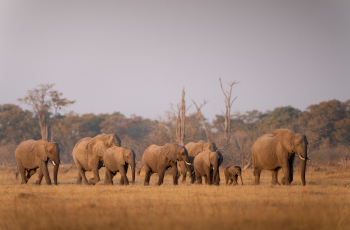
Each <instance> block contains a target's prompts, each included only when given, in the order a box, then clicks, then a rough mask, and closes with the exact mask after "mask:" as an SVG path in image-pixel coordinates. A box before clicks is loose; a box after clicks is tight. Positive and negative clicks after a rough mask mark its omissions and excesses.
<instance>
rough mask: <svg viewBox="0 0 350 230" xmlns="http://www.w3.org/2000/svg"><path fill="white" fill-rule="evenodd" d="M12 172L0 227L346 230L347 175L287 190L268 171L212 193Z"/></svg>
mask: <svg viewBox="0 0 350 230" xmlns="http://www.w3.org/2000/svg"><path fill="white" fill-rule="evenodd" d="M14 172H15V169H2V170H1V171H0V194H1V195H0V229H26V230H31V229H106V230H108V229H154V230H156V229H201V230H204V229H350V218H349V217H350V186H349V184H350V172H349V171H342V172H337V171H334V172H329V171H323V172H314V171H313V170H312V169H311V168H310V169H309V170H308V172H307V175H306V178H307V182H308V185H307V186H305V187H303V186H301V185H300V184H301V181H300V178H299V174H298V172H296V178H295V179H294V180H295V181H294V182H293V185H292V186H290V187H286V186H274V187H272V186H270V185H269V182H270V180H271V176H270V173H269V172H263V174H262V184H261V185H260V186H254V185H252V184H253V179H254V178H253V176H252V171H250V170H248V171H245V172H244V174H243V180H244V183H245V185H244V186H226V185H223V183H222V185H221V186H219V187H216V186H205V185H202V186H200V185H190V184H186V185H179V186H173V185H172V179H171V176H169V175H167V176H166V178H165V184H164V185H162V186H160V187H155V186H147V187H145V186H143V175H142V174H141V176H137V177H136V184H135V185H131V186H120V185H114V186H104V185H103V182H100V183H98V184H97V185H96V186H76V185H75V184H74V183H75V180H76V173H77V172H76V171H75V170H74V169H73V170H71V171H70V172H68V173H67V174H63V173H62V174H61V173H60V174H59V178H58V179H59V183H60V184H59V185H58V186H46V185H45V184H43V185H41V186H35V185H34V182H35V179H36V178H35V177H36V176H34V178H33V179H31V180H30V181H29V184H28V185H20V180H18V181H16V180H15V176H14ZM100 175H101V177H102V178H104V171H103V170H101V172H100ZM88 176H89V177H91V174H88ZM221 179H222V182H223V181H224V177H223V175H222V178H221ZM156 180H157V174H155V175H153V176H152V178H151V183H152V184H153V183H155V182H156ZM117 181H118V178H116V179H114V182H115V183H118V182H117Z"/></svg>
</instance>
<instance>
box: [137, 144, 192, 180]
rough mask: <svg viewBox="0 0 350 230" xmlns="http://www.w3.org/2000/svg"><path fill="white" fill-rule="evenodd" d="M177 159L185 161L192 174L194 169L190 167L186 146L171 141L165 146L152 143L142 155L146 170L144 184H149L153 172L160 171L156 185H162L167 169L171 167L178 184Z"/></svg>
mask: <svg viewBox="0 0 350 230" xmlns="http://www.w3.org/2000/svg"><path fill="white" fill-rule="evenodd" d="M177 161H185V162H186V164H187V165H186V167H187V170H188V171H189V172H190V174H191V175H192V173H193V169H191V167H189V165H190V163H188V161H189V159H188V153H187V150H186V148H185V147H184V146H181V145H176V144H169V143H168V144H165V145H163V146H158V145H150V146H149V147H148V148H147V149H146V150H145V152H144V153H143V156H142V167H144V170H145V182H144V185H149V180H150V177H151V175H152V174H153V173H158V175H159V180H158V182H157V183H156V184H155V185H161V184H162V183H163V179H164V173H165V170H166V169H168V168H170V167H171V169H172V174H173V184H174V185H177V184H178V181H177V180H178V176H177V173H178V170H177Z"/></svg>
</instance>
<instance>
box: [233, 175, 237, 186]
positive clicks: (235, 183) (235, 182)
mask: <svg viewBox="0 0 350 230" xmlns="http://www.w3.org/2000/svg"><path fill="white" fill-rule="evenodd" d="M237 178H238V176H237V175H235V176H234V177H233V180H232V182H233V185H238V183H237ZM231 184H232V183H231Z"/></svg>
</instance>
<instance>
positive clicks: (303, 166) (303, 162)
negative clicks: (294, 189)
mask: <svg viewBox="0 0 350 230" xmlns="http://www.w3.org/2000/svg"><path fill="white" fill-rule="evenodd" d="M300 165H301V169H300V174H301V181H302V183H303V186H305V185H306V181H305V171H306V159H305V160H300Z"/></svg>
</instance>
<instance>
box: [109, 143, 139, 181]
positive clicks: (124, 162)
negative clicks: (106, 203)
mask: <svg viewBox="0 0 350 230" xmlns="http://www.w3.org/2000/svg"><path fill="white" fill-rule="evenodd" d="M103 162H104V164H105V168H106V177H105V181H104V184H105V185H107V184H113V177H114V176H115V175H116V174H117V172H120V175H121V178H120V184H121V185H128V184H129V180H128V178H127V176H126V174H127V172H128V167H130V169H131V170H132V183H133V184H134V183H135V153H134V150H133V149H130V148H125V147H117V146H114V147H111V148H109V149H107V150H106V151H105V153H104V155H103Z"/></svg>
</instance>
